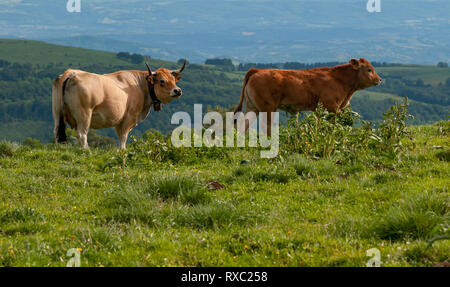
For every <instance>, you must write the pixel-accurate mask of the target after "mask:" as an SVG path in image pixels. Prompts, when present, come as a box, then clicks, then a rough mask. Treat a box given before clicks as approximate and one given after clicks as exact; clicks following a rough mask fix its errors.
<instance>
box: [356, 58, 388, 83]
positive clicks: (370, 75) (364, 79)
mask: <svg viewBox="0 0 450 287" xmlns="http://www.w3.org/2000/svg"><path fill="white" fill-rule="evenodd" d="M350 64H351V65H352V67H353V69H354V70H355V71H357V73H358V83H359V87H360V89H366V88H369V87H372V86H376V85H379V84H381V77H380V76H378V74H377V73H376V72H375V69H374V68H373V66H372V64H370V63H369V61H367V60H366V59H364V58H361V59H359V60H357V59H351V60H350Z"/></svg>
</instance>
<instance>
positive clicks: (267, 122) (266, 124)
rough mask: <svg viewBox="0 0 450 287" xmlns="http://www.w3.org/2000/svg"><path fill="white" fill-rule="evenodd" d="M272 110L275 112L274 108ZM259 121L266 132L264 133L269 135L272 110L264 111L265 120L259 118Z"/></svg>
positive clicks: (270, 132)
mask: <svg viewBox="0 0 450 287" xmlns="http://www.w3.org/2000/svg"><path fill="white" fill-rule="evenodd" d="M273 112H276V110H274V111H273ZM261 121H262V122H261V128H262V130H263V131H265V132H266V135H268V136H271V135H272V124H273V122H272V121H273V119H272V111H270V112H266V120H264V119H263V118H261Z"/></svg>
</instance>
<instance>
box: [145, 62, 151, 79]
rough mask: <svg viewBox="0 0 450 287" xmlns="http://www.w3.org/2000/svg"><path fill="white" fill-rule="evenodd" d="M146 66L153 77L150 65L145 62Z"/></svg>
mask: <svg viewBox="0 0 450 287" xmlns="http://www.w3.org/2000/svg"><path fill="white" fill-rule="evenodd" d="M145 65H146V66H147V70H148V75H149V76H151V75H152V69H150V67H149V65H148V64H147V62H145Z"/></svg>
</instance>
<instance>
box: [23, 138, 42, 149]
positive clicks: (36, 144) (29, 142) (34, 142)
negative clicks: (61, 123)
mask: <svg viewBox="0 0 450 287" xmlns="http://www.w3.org/2000/svg"><path fill="white" fill-rule="evenodd" d="M22 145H23V146H27V147H31V148H41V147H42V144H41V142H40V141H39V140H38V139H33V138H26V139H24V141H23V143H22Z"/></svg>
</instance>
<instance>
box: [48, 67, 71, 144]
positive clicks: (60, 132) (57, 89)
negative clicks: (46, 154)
mask: <svg viewBox="0 0 450 287" xmlns="http://www.w3.org/2000/svg"><path fill="white" fill-rule="evenodd" d="M69 79H70V77H67V78H65V79H64V76H63V75H60V76H59V77H58V78H56V79H55V81H54V82H53V86H52V111H53V119H54V121H55V128H54V130H53V133H54V136H55V139H56V142H58V143H64V142H66V141H67V135H66V122H65V120H64V112H63V105H64V100H63V99H64V92H65V89H66V84H67V81H68V80H69ZM61 81H63V82H62V83H61Z"/></svg>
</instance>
